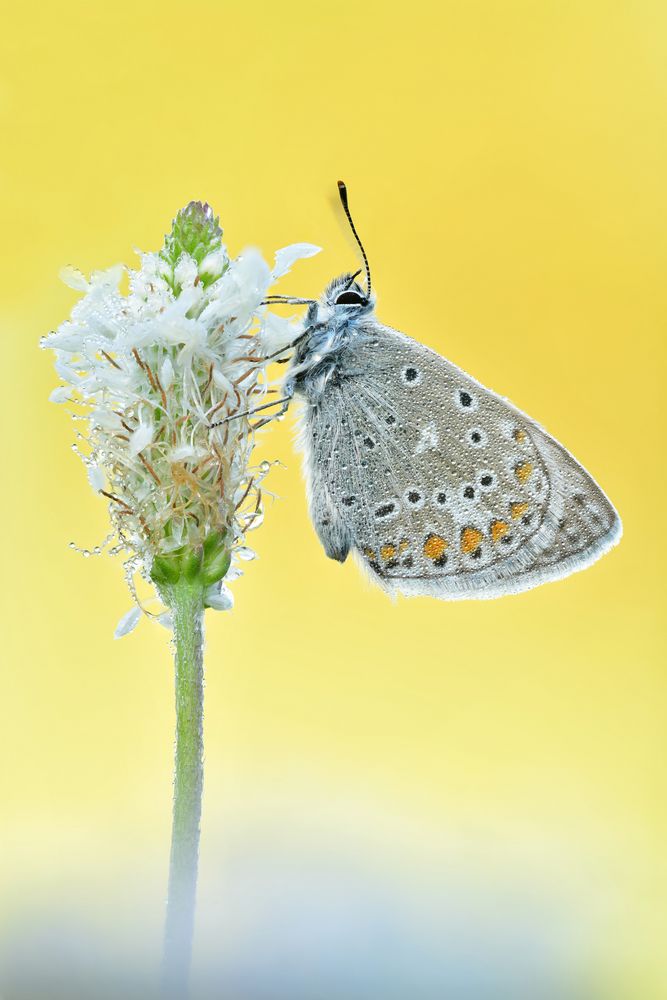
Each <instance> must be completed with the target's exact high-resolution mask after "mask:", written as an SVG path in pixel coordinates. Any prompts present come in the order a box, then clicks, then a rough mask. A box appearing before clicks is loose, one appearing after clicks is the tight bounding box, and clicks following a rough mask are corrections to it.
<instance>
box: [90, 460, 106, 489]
mask: <svg viewBox="0 0 667 1000" xmlns="http://www.w3.org/2000/svg"><path fill="white" fill-rule="evenodd" d="M88 482H89V483H90V485H91V486H92V487H93V489H94V490H95V492H96V493H99V492H100V490H103V489H104V473H103V472H102V470H101V469H100V467H99V465H89V466H88Z"/></svg>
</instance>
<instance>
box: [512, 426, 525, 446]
mask: <svg viewBox="0 0 667 1000" xmlns="http://www.w3.org/2000/svg"><path fill="white" fill-rule="evenodd" d="M514 440H515V441H516V442H517V444H523V442H524V441H525V440H526V432H525V431H522V430H521V428H520V427H518V428H517V429H516V430H515V431H514Z"/></svg>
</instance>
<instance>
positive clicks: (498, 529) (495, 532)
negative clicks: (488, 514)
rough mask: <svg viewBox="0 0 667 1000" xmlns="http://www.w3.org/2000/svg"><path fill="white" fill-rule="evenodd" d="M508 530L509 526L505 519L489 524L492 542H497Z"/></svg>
mask: <svg viewBox="0 0 667 1000" xmlns="http://www.w3.org/2000/svg"><path fill="white" fill-rule="evenodd" d="M509 530H510V526H509V524H508V523H507V521H494V522H493V524H492V525H491V538H492V539H493V541H494V542H499V541H500V539H501V538H502V537H503V535H506V534H507V532H508V531H509Z"/></svg>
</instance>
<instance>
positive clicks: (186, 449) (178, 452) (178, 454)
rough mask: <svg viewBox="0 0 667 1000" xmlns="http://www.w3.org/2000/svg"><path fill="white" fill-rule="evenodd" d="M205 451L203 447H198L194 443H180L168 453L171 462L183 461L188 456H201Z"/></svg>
mask: <svg viewBox="0 0 667 1000" xmlns="http://www.w3.org/2000/svg"><path fill="white" fill-rule="evenodd" d="M204 454H205V452H204V451H203V449H202V448H196V447H195V446H194V445H192V444H179V445H176V447H175V448H172V449H171V450H170V451H169V452H168V453H167V459H168V461H170V462H183V461H185V460H186V459H188V458H200V457H201V456H202V455H204Z"/></svg>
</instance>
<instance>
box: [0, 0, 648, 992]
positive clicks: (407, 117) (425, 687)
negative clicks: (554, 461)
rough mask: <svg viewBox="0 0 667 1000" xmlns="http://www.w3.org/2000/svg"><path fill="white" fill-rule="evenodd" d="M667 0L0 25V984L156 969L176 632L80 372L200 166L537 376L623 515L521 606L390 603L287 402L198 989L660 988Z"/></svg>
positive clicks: (76, 14)
mask: <svg viewBox="0 0 667 1000" xmlns="http://www.w3.org/2000/svg"><path fill="white" fill-rule="evenodd" d="M666 57H667V7H665V5H664V3H661V2H658V0H655V2H652V0H633V2H629V0H628V2H623V0H619V2H614V3H608V2H602V0H599V2H598V0H587V2H586V3H583V4H582V3H577V2H574V0H541V2H540V3H534V2H532V0H506V2H504V3H496V2H493V0H468V2H467V3H465V4H462V3H458V2H453V0H444V2H440V3H437V4H436V3H426V2H423V0H415V2H414V3H411V4H410V5H408V6H405V5H404V4H398V3H393V2H390V3H387V2H379V0H367V2H366V3H364V4H361V5H349V4H347V5H345V4H336V5H334V4H322V5H317V4H309V3H305V2H302V0H284V2H282V3H280V4H268V3H264V2H263V0H260V2H257V3H254V4H241V3H236V4H230V3H224V4H223V3H213V2H207V0H202V2H200V3H199V4H197V5H196V7H194V8H193V7H190V8H188V7H187V5H184V4H180V3H174V2H172V0H163V2H161V3H159V4H158V3H155V2H152V0H149V2H145V3H138V4H137V3H129V2H127V0H117V2H116V3H115V4H113V5H108V4H106V5H105V4H102V5H99V4H97V5H96V4H91V3H88V2H83V0H70V2H69V3H67V4H65V5H63V4H56V3H45V4H43V5H40V6H39V7H37V8H36V7H34V6H30V5H24V6H23V7H19V6H17V5H14V7H13V9H12V10H11V11H8V13H7V14H6V15H5V20H4V29H3V33H2V37H1V38H0V128H1V133H2V139H3V141H2V152H1V153H0V199H1V204H0V214H1V218H2V233H3V244H4V253H3V265H2V270H1V272H0V281H1V283H2V289H1V298H0V330H1V331H2V343H3V348H2V349H3V351H4V354H3V355H2V361H1V363H0V378H1V379H2V391H1V395H0V399H1V402H2V407H3V415H2V421H3V431H4V433H3V440H4V445H3V447H4V448H5V458H4V460H3V477H2V478H3V482H4V487H3V490H2V505H3V513H2V522H1V523H2V524H3V525H4V529H3V530H4V531H5V535H4V541H3V543H2V610H3V627H2V636H3V647H4V648H3V655H2V667H1V674H0V677H1V689H0V760H1V761H2V764H1V765H0V996H2V998H3V1000H28V998H48V1000H54V998H59V997H61V996H62V997H68V998H70V1000H71V998H78V997H82V998H86V1000H89V998H97V997H99V998H106V997H117V996H119V995H123V996H125V997H133V996H137V997H139V996H140V997H150V996H151V995H152V991H153V989H154V985H155V975H156V968H157V965H158V962H159V954H160V949H161V934H162V919H163V901H164V896H165V891H166V889H165V886H166V874H167V864H168V849H169V831H170V804H171V803H170V796H171V767H172V731H173V681H172V664H171V659H170V650H169V641H168V635H167V633H166V632H165V631H164V630H162V629H160V628H159V627H158V626H151V625H150V624H149V623H142V624H141V626H140V628H139V629H138V630H137V631H136V632H135V633H133V634H132V635H131V636H129V637H128V638H126V639H124V640H122V641H121V642H114V640H113V629H114V626H115V624H116V622H117V620H118V619H119V618H120V616H121V615H122V614H123V613H124V612H125V611H126V610H127V608H128V607H129V606H130V604H129V599H128V594H127V592H126V589H125V584H124V581H123V578H122V573H121V568H120V565H119V564H118V563H116V564H113V563H112V561H111V560H110V559H108V558H107V557H102V558H99V559H88V560H84V559H82V558H81V557H80V556H79V555H77V554H76V553H74V552H73V551H71V550H70V549H69V548H68V543H69V542H70V541H71V540H74V541H76V543H77V544H78V545H80V546H84V547H92V546H94V545H95V544H97V543H98V542H99V541H100V540H101V539H102V538H104V536H105V535H106V512H105V504H104V503H103V502H101V501H100V499H99V498H97V497H95V496H94V495H93V493H92V491H91V490H90V488H89V487H88V485H87V482H86V477H85V471H84V469H83V467H82V465H81V464H80V463H79V461H78V460H77V458H76V456H75V455H73V453H72V452H71V451H70V444H71V441H72V438H73V428H72V426H71V422H70V420H69V418H68V417H67V416H66V414H65V412H64V411H63V410H62V409H60V408H57V407H55V406H53V405H52V404H49V403H48V402H47V397H48V394H49V392H50V391H51V389H52V388H53V387H54V386H55V384H56V378H55V375H54V372H53V369H52V361H51V358H50V357H47V356H46V355H45V354H41V353H40V352H39V350H38V340H39V337H40V335H42V334H43V333H45V332H47V331H48V330H49V329H51V328H53V327H54V326H56V325H57V324H58V323H60V322H61V321H62V320H63V319H64V318H66V316H67V315H68V313H69V310H70V309H71V307H72V305H73V303H74V301H75V299H76V293H74V292H72V291H71V290H70V289H68V288H66V287H65V286H64V285H62V284H61V283H60V282H59V280H58V272H59V270H60V268H61V267H62V266H63V265H65V264H74V265H76V266H78V267H80V268H81V269H82V270H84V271H85V272H89V271H90V270H92V269H95V268H101V267H106V266H109V265H111V264H114V263H116V262H118V261H122V262H125V263H128V264H132V265H133V264H134V261H135V259H136V258H135V257H134V256H133V248H134V247H140V248H142V249H146V250H150V249H156V248H158V247H159V246H160V245H161V242H162V238H163V234H164V232H165V231H167V230H168V228H169V225H170V220H171V218H172V216H173V215H174V214H175V212H176V211H177V210H178V209H179V208H180V207H182V206H183V205H185V204H186V203H187V202H188V201H189V200H190V199H192V198H196V199H206V200H208V201H209V202H210V203H211V204H212V205H213V206H214V208H215V210H216V212H218V213H219V214H220V216H221V222H222V225H223V227H224V229H225V236H226V240H227V242H228V245H229V247H230V249H231V250H232V251H233V252H238V251H240V250H241V249H242V248H243V247H244V246H247V245H254V246H257V247H259V248H260V249H261V250H262V251H263V252H264V253H265V254H266V255H267V256H269V259H270V254H271V253H272V252H273V250H275V249H277V248H278V247H281V246H283V245H285V244H287V243H291V242H293V241H298V240H306V241H311V242H314V243H317V244H319V245H321V246H323V247H324V248H325V252H324V253H322V254H321V255H320V256H318V257H317V258H315V259H313V260H311V261H305V262H302V263H301V264H299V265H298V267H296V268H295V270H294V272H293V273H292V274H291V275H290V276H289V277H288V278H287V279H285V280H284V282H283V283H282V284H281V290H284V291H286V292H294V293H299V294H306V295H316V294H318V293H319V292H320V290H321V289H322V287H323V286H324V284H325V283H326V282H327V281H328V280H329V278H330V277H332V276H333V275H334V274H336V273H338V272H340V271H341V270H344V269H348V268H350V267H353V266H354V265H355V261H356V257H355V253H354V249H353V247H352V245H351V243H350V240H349V237H348V234H347V232H346V230H345V227H344V225H343V223H342V220H341V214H342V213H341V211H340V209H339V207H337V205H336V203H335V182H336V180H337V178H338V177H343V178H344V179H345V180H346V181H347V183H348V186H349V189H350V202H351V206H352V209H353V211H354V214H355V219H356V221H357V225H358V228H359V230H360V232H361V234H362V237H363V239H364V242H365V243H366V246H367V250H368V252H369V255H370V258H371V263H372V267H373V271H374V279H375V282H376V288H377V292H378V313H379V316H380V318H381V319H382V320H384V321H385V322H387V323H389V324H390V325H392V326H395V327H398V328H399V329H402V330H404V331H405V332H407V333H409V334H411V335H412V336H414V337H416V338H417V339H419V340H422V341H423V342H425V343H426V344H428V345H429V346H431V347H433V348H435V349H436V350H438V351H439V352H441V353H443V354H445V355H446V356H447V357H448V358H450V359H451V360H452V361H454V362H455V363H457V364H459V365H460V366H462V367H463V368H465V369H466V370H468V371H469V372H471V373H472V374H473V375H474V376H475V377H477V378H478V379H480V380H481V381H482V382H483V383H485V384H487V385H489V386H490V387H491V388H493V389H495V390H496V391H498V392H500V393H502V394H503V395H507V396H508V397H509V398H510V399H511V400H512V401H513V402H514V403H516V404H517V405H518V406H519V407H521V408H522V409H524V410H526V411H527V412H528V413H530V414H531V415H532V416H534V417H535V418H536V419H537V420H539V421H540V422H541V423H542V424H543V425H544V426H545V427H546V428H547V429H548V430H549V431H550V432H551V433H552V434H554V435H555V436H556V437H557V438H559V439H560V440H561V441H563V442H564V443H565V445H566V446H567V447H568V448H569V449H570V450H571V451H572V452H573V453H574V454H575V455H576V456H577V458H578V459H579V460H580V461H581V462H582V463H583V464H584V465H585V466H586V467H587V468H589V469H590V471H591V472H592V473H593V475H594V476H595V477H596V478H597V479H598V481H599V482H600V484H601V486H602V487H603V489H605V491H607V492H608V493H609V495H610V497H611V498H612V500H613V501H614V503H615V504H616V505H617V507H618V509H619V511H620V513H621V516H622V518H623V521H624V525H625V536H624V539H623V541H622V543H621V545H620V547H619V548H618V549H616V550H614V551H613V552H612V553H611V554H609V555H607V556H606V557H605V558H604V559H603V560H602V561H601V562H600V563H598V564H596V565H595V566H594V567H593V568H591V569H589V570H587V571H586V572H585V573H581V574H578V575H576V576H574V577H571V578H570V579H567V580H565V581H562V582H559V583H556V584H551V585H549V586H545V587H542V588H540V589H538V590H535V591H532V592H530V593H526V594H522V595H519V596H515V597H509V598H504V599H502V600H498V601H492V602H465V603H453V604H446V603H440V602H437V601H434V600H429V599H419V600H410V601H408V600H400V601H398V602H397V603H395V604H393V603H392V602H391V601H390V600H389V599H388V598H387V597H385V596H384V595H383V594H382V593H380V592H379V591H376V590H373V589H371V587H370V585H369V584H368V583H366V582H365V581H364V580H363V579H362V578H361V576H360V574H359V573H358V572H357V570H356V568H355V567H354V566H353V565H352V564H349V565H347V564H346V565H343V566H340V565H338V564H335V563H333V562H330V561H329V560H327V559H326V558H325V556H324V554H323V551H322V550H321V548H320V545H319V543H318V541H317V539H316V537H315V535H314V532H313V530H312V528H311V526H310V523H309V521H308V517H307V512H306V504H305V496H304V489H303V485H302V480H301V473H300V461H299V458H298V456H297V455H296V454H295V452H294V449H293V444H292V437H293V429H294V414H291V415H290V416H289V417H288V418H287V419H286V421H285V422H283V423H282V424H280V425H277V426H273V427H270V428H268V429H267V430H266V431H265V432H263V433H262V435H261V438H260V441H259V444H258V457H260V458H270V459H274V458H278V459H280V460H281V461H282V462H283V463H284V465H285V468H284V469H280V468H277V469H275V470H274V472H273V473H272V478H271V486H272V488H273V489H274V490H275V492H276V493H278V494H279V495H280V498H281V499H280V500H278V501H276V502H275V503H274V504H273V505H272V506H270V508H269V510H268V511H267V518H266V522H265V524H264V526H263V527H262V528H261V529H260V530H259V531H258V532H257V533H256V534H254V535H253V536H252V542H253V544H254V545H255V546H256V548H257V550H258V553H259V556H260V558H259V560H258V561H256V562H254V563H251V564H249V565H248V568H247V571H246V575H245V576H244V578H243V579H242V580H240V581H238V582H237V583H235V584H234V592H235V596H236V608H235V609H234V611H233V612H231V613H228V614H224V615H221V614H215V615H211V617H210V619H209V621H208V633H207V657H206V668H207V687H206V734H205V738H206V748H207V749H206V779H205V799H204V816H203V829H202V858H201V872H200V893H199V899H200V906H199V912H198V923H197V933H196V942H195V957H194V974H193V984H194V987H193V996H194V997H196V998H197V1000H199V998H202V1000H209V998H216V1000H217V998H228V1000H278V998H280V1000H282V998H284V1000H338V998H339V997H340V998H343V997H345V998H346V1000H375V998H378V1000H379V998H380V997H381V998H383V1000H394V998H396V1000H399V998H400V1000H404V998H406V997H410V998H411V1000H436V998H437V1000H442V998H444V997H447V998H448V1000H524V998H528V997H530V998H531V1000H536V998H539V1000H660V998H664V997H666V996H667V958H666V957H665V951H664V941H665V935H666V934H667V864H666V861H667V851H666V849H665V843H666V838H667V788H666V781H665V772H666V767H665V764H666V760H667V746H666V742H667V741H666V738H665V732H666V726H665V717H666V716H667V681H666V678H665V669H664V663H665V658H664V652H665V650H664V645H665V642H664V639H665V633H664V620H663V618H662V600H663V597H662V593H661V591H662V588H663V579H664V570H663V562H662V560H663V559H664V558H665V536H666V533H665V528H664V495H665V492H664V491H665V479H666V477H665V463H664V460H663V459H662V458H661V457H660V456H661V455H662V454H663V452H664V431H665V428H664V424H663V422H662V413H661V410H662V403H663V398H664V370H663V365H664V360H665V354H666V351H665V316H666V310H667V291H666V289H665V273H666V271H667V219H666V217H665V216H666V209H667V194H666V191H667V181H666V177H667V58H666Z"/></svg>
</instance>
